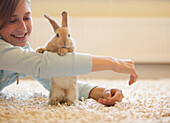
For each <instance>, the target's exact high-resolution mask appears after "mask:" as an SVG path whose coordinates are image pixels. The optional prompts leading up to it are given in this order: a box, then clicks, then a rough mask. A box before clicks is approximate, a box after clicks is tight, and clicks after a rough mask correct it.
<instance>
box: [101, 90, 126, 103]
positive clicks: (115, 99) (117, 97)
mask: <svg viewBox="0 0 170 123" xmlns="http://www.w3.org/2000/svg"><path fill="white" fill-rule="evenodd" d="M112 90H113V89H112ZM123 97H124V96H123V93H122V91H121V90H118V89H116V93H115V95H114V96H113V97H111V98H109V99H102V98H100V99H99V100H98V102H99V103H101V104H103V105H107V106H113V105H115V103H116V102H121V101H122V99H123Z"/></svg>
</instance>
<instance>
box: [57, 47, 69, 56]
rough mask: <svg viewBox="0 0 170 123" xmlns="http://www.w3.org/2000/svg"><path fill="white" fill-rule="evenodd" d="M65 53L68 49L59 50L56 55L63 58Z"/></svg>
mask: <svg viewBox="0 0 170 123" xmlns="http://www.w3.org/2000/svg"><path fill="white" fill-rule="evenodd" d="M67 52H68V49H67V48H59V49H58V54H59V55H60V56H64V55H65V54H66V53H67Z"/></svg>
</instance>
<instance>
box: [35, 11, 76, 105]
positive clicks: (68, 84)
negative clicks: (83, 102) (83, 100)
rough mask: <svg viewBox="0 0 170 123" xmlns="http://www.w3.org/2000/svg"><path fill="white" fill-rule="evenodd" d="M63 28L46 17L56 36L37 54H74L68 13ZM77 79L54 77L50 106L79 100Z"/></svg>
mask: <svg viewBox="0 0 170 123" xmlns="http://www.w3.org/2000/svg"><path fill="white" fill-rule="evenodd" d="M61 15H62V27H60V26H59V25H58V24H57V22H56V21H55V20H54V19H53V18H51V17H49V16H48V15H44V16H45V17H46V18H47V19H48V20H49V22H50V23H51V25H52V27H53V30H54V32H55V35H54V36H53V37H52V38H51V39H50V40H49V42H48V43H47V44H46V46H45V48H38V49H37V50H36V52H38V53H44V52H45V51H47V52H55V53H58V54H59V55H60V56H64V55H65V54H67V53H68V52H74V50H75V43H74V41H73V39H71V37H70V33H69V28H68V20H67V18H68V17H67V12H66V11H63V12H62V14H61ZM77 90H78V86H77V77H76V76H75V77H52V78H51V86H50V95H49V104H51V105H58V103H66V104H67V105H71V104H72V103H73V102H74V101H75V100H77V98H78V92H77Z"/></svg>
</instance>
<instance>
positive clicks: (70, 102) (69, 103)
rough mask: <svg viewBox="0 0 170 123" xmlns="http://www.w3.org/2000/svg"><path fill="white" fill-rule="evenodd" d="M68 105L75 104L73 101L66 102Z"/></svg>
mask: <svg viewBox="0 0 170 123" xmlns="http://www.w3.org/2000/svg"><path fill="white" fill-rule="evenodd" d="M65 103H66V104H67V106H70V105H72V104H73V102H72V101H70V100H66V102H65Z"/></svg>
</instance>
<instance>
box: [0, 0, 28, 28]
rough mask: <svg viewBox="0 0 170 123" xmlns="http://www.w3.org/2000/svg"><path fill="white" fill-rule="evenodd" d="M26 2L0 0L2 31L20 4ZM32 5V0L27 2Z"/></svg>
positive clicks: (0, 26)
mask: <svg viewBox="0 0 170 123" xmlns="http://www.w3.org/2000/svg"><path fill="white" fill-rule="evenodd" d="M21 1H24V0H0V30H1V29H2V28H4V27H5V26H6V25H7V24H8V23H9V22H10V19H11V16H12V15H13V13H14V11H15V9H16V8H17V6H18V5H19V3H20V2H21ZM25 1H26V2H28V3H30V0H25Z"/></svg>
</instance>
